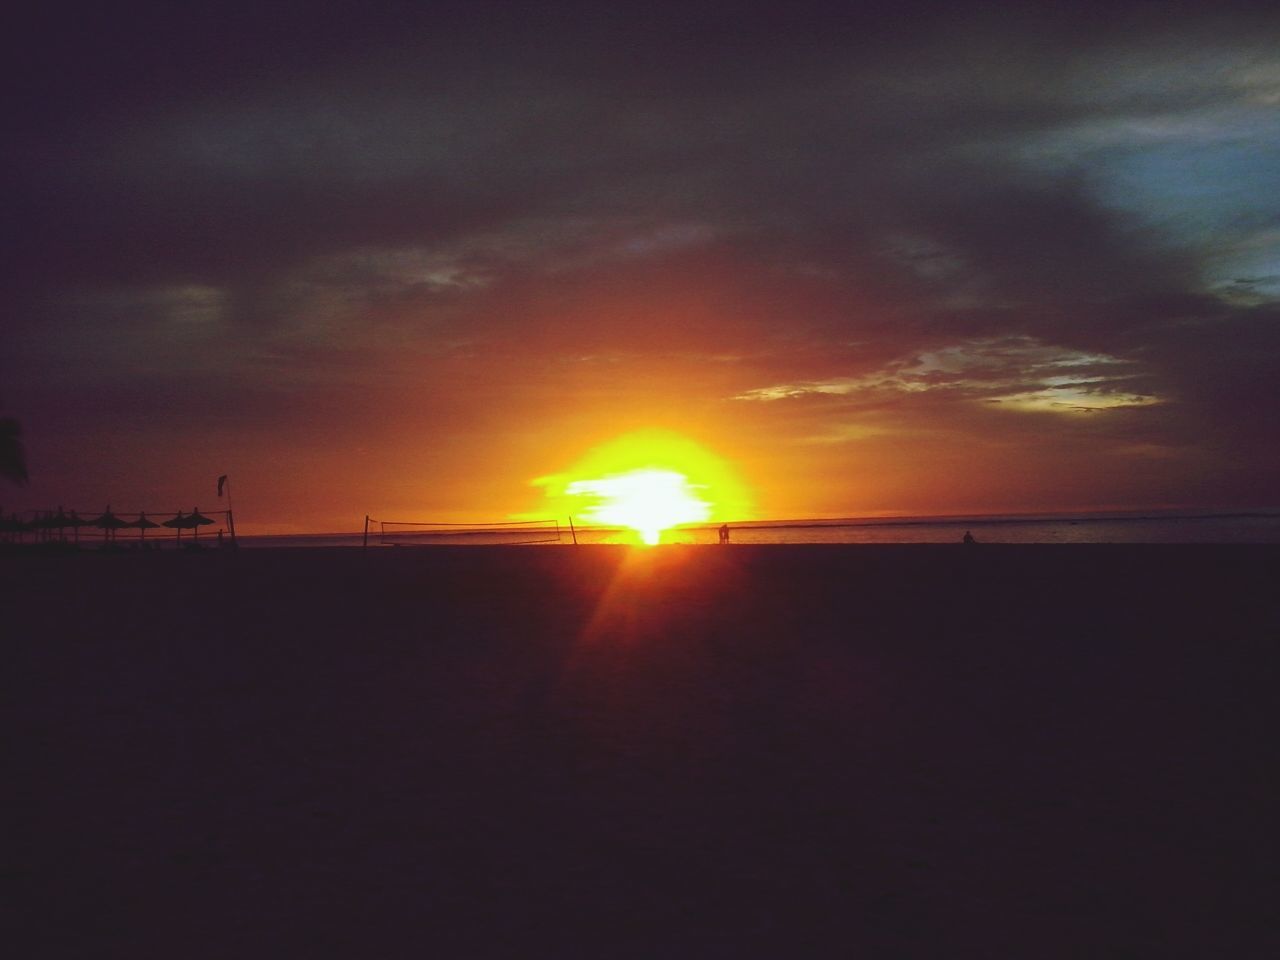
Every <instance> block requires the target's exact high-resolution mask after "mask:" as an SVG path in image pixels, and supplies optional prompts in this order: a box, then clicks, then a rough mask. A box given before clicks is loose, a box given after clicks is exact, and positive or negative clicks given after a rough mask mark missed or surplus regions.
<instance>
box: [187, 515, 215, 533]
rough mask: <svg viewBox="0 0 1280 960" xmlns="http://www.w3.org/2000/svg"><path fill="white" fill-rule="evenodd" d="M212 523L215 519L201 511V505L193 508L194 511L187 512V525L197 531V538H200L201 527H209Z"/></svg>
mask: <svg viewBox="0 0 1280 960" xmlns="http://www.w3.org/2000/svg"><path fill="white" fill-rule="evenodd" d="M211 523H213V521H212V520H210V519H209V518H208V517H206V516H205V515H204V514H203V513H201V512H200V508H199V507H195V508H193V509H192V511H191V512H190V513H189V514H187V525H188V526H189V527H191V529H192V530H194V531H195V537H196V539H197V540H199V539H200V528H201V527H207V526H209V525H210V524H211Z"/></svg>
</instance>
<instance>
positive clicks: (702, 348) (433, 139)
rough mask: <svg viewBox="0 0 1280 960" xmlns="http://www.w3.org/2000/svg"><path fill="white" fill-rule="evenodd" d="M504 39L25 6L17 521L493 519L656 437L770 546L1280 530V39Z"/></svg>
mask: <svg viewBox="0 0 1280 960" xmlns="http://www.w3.org/2000/svg"><path fill="white" fill-rule="evenodd" d="M516 6H517V5H513V4H494V5H489V4H485V3H475V2H471V3H463V4H456V5H443V4H427V3H406V4H402V5H399V6H391V7H389V6H386V5H373V4H365V3H345V2H338V3H326V4H323V5H321V4H314V3H293V4H256V3H255V4H249V3H243V4H240V3H231V4H220V5H218V6H217V8H216V9H215V8H212V7H210V8H207V9H203V10H202V9H201V8H199V7H198V6H190V7H188V6H185V5H172V4H165V5H160V4H156V5H153V6H140V5H136V4H128V3H125V4H103V5H101V6H99V7H98V8H97V9H93V10H89V11H85V12H77V13H73V12H72V11H71V10H70V9H68V8H61V7H56V6H50V5H34V4H32V5H28V7H27V8H26V9H24V10H22V11H21V12H19V13H18V14H17V15H16V16H14V17H12V18H10V20H9V23H8V25H7V26H6V37H5V39H4V40H3V47H4V51H3V53H4V57H3V65H2V66H0V70H2V71H3V79H4V91H3V98H4V102H5V116H6V123H5V136H4V138H3V140H2V141H0V154H2V156H3V163H2V165H0V178H2V180H0V183H2V189H3V217H0V231H3V237H4V250H5V254H4V257H3V261H2V266H0V270H2V271H3V275H4V282H3V288H2V289H3V294H2V295H3V297H4V303H3V311H4V327H3V336H2V337H0V414H4V415H9V416H14V417H16V418H18V419H19V421H20V422H21V424H22V427H23V433H24V440H25V444H26V448H27V459H28V466H29V470H30V474H31V482H30V484H29V486H28V487H27V488H25V489H17V488H14V487H3V488H0V504H3V506H4V508H5V509H6V510H7V509H11V508H14V507H43V506H53V505H56V504H59V503H62V504H66V505H67V506H69V507H71V506H74V507H79V508H101V507H102V506H103V505H105V504H106V503H108V502H110V503H112V504H113V505H114V506H115V507H116V509H117V510H127V509H152V510H159V509H167V510H173V509H177V508H178V507H182V508H184V509H190V508H191V507H192V506H193V505H199V506H201V507H202V508H206V509H211V508H216V507H217V506H218V503H217V498H216V496H215V495H214V482H215V479H216V477H217V476H218V475H219V474H223V473H226V474H229V475H230V476H231V477H232V478H233V483H234V489H235V496H236V507H237V521H238V525H239V526H241V527H242V530H243V531H244V532H268V531H272V532H285V531H322V530H334V529H356V528H358V527H359V525H360V522H361V520H362V518H363V516H364V515H365V514H366V513H371V514H374V515H375V516H385V517H393V518H394V517H400V518H406V519H407V518H418V519H436V520H497V519H502V518H504V517H508V516H513V515H538V514H539V513H540V512H541V511H542V510H544V509H550V507H549V506H548V505H547V504H546V502H545V500H544V498H545V497H546V495H547V487H546V483H545V478H547V477H549V476H557V475H566V474H565V471H571V470H572V469H573V466H574V465H575V464H577V463H581V462H583V461H584V459H589V458H590V456H591V451H592V450H593V449H594V448H597V447H599V446H601V445H602V444H607V443H609V442H610V441H612V440H614V439H615V438H617V437H618V436H620V435H624V434H628V433H633V432H635V431H668V432H670V433H672V434H675V435H678V436H680V437H683V438H687V439H688V440H689V441H691V442H692V443H694V444H697V445H698V446H699V447H700V448H702V449H704V450H706V451H709V452H710V453H711V454H714V455H715V456H716V457H718V458H721V459H722V460H723V461H724V463H725V464H726V465H727V468H728V469H731V471H732V472H733V474H734V475H735V476H736V477H737V478H738V479H739V480H740V481H741V484H742V486H743V488H744V489H745V490H746V491H748V492H749V500H750V505H749V506H743V507H742V512H743V513H744V514H749V515H752V516H757V517H813V516H850V515H884V514H956V513H985V512H1012V511H1017V512H1032V511H1062V510H1088V509H1106V508H1150V507H1166V506H1169V507H1172V506H1178V507H1183V506H1186V507H1197V508H1247V507H1268V506H1275V505H1277V502H1278V501H1280V496H1278V495H1277V491H1280V442H1277V440H1278V439H1280V429H1278V428H1277V426H1276V424H1277V417H1278V415H1280V14H1275V13H1273V14H1271V15H1270V16H1262V15H1259V14H1257V13H1256V12H1253V10H1254V5H1250V6H1245V5H1233V4H1231V3H1213V4H1204V5H1203V6H1196V5H1190V4H1179V5H1171V4H1147V5H1133V4H1128V5H1126V4H1115V3H1113V4H1089V3H1085V4H1073V5H1071V7H1072V9H1073V11H1074V12H1073V13H1071V14H1070V15H1067V14H1064V13H1062V12H1060V11H1059V9H1058V8H1059V7H1060V6H1063V5H1061V4H1057V3H1054V4H1048V3H1035V2H1028V3H1019V4H1013V5H1008V6H1002V5H1000V4H996V3H989V4H982V5H972V4H970V5H964V4H948V5H936V6H932V5H928V4H912V3H897V4H886V5H884V7H883V8H882V9H879V10H874V12H861V13H855V12H851V11H856V10H867V11H871V10H873V9H874V8H868V7H859V6H857V5H855V4H838V5H827V6H819V5H805V4H798V5H797V4H782V3H774V4H767V5H761V6H752V5H742V4H719V5H698V4H688V5H680V6H678V7H671V8H665V7H662V6H653V7H649V6H644V7H640V6H635V7H632V6H624V5H609V4H600V3H596V4H538V5H536V7H535V8H533V10H524V11H522V12H515V11H514V9H513V8H514V7H516ZM322 9H323V11H324V12H321V11H322ZM534 11H536V12H534ZM668 11H675V12H668ZM539 481H542V482H539Z"/></svg>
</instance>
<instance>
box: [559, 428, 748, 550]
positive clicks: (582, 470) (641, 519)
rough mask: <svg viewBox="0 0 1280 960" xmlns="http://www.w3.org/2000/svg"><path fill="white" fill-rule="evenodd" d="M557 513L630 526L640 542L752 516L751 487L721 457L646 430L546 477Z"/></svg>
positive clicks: (686, 441)
mask: <svg viewBox="0 0 1280 960" xmlns="http://www.w3.org/2000/svg"><path fill="white" fill-rule="evenodd" d="M534 483H535V484H537V485H540V486H543V487H545V488H546V494H547V500H548V504H549V506H550V507H551V509H552V510H553V512H555V513H561V512H563V513H565V514H567V515H569V516H573V517H575V518H580V519H581V520H585V521H588V522H590V523H598V524H601V525H604V526H617V527H628V528H630V529H632V530H634V531H635V532H636V534H637V535H638V536H639V539H640V541H641V542H642V543H645V544H649V545H652V544H656V543H658V542H659V541H660V540H661V538H662V533H663V531H665V530H669V529H671V528H672V527H675V526H678V525H680V524H685V523H713V522H722V521H727V520H745V519H749V517H750V502H749V497H748V496H747V493H746V489H745V487H744V486H743V485H742V483H741V482H740V481H739V480H738V479H737V477H736V476H735V475H734V472H733V471H732V469H731V468H730V467H729V466H728V464H726V463H725V462H724V461H723V460H722V459H720V458H719V457H717V456H716V455H714V454H712V453H711V452H710V451H708V450H706V449H705V448H703V447H701V446H699V445H698V444H696V443H694V442H693V441H692V440H689V439H687V438H685V437H682V436H680V435H678V434H673V433H669V432H666V431H657V430H651V431H644V432H641V433H632V434H627V435H625V436H622V437H618V438H617V439H615V440H611V441H609V442H608V443H604V444H601V445H600V446H598V447H596V448H594V449H592V450H591V451H590V452H589V453H587V455H586V456H584V457H583V458H582V459H581V460H579V461H578V463H576V464H574V466H573V467H572V468H571V469H569V470H568V471H566V472H564V473H561V474H554V475H551V476H546V477H540V478H538V479H537V480H535V481H534Z"/></svg>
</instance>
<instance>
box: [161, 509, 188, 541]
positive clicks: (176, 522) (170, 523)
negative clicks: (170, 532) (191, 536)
mask: <svg viewBox="0 0 1280 960" xmlns="http://www.w3.org/2000/svg"><path fill="white" fill-rule="evenodd" d="M160 526H162V527H171V528H172V529H174V530H176V531H177V533H178V542H179V543H181V542H182V531H183V530H184V529H185V528H187V518H186V517H184V516H183V515H182V511H181V510H179V511H178V515H177V516H176V517H174V518H173V519H172V520H165V521H164V522H163V523H161V524H160Z"/></svg>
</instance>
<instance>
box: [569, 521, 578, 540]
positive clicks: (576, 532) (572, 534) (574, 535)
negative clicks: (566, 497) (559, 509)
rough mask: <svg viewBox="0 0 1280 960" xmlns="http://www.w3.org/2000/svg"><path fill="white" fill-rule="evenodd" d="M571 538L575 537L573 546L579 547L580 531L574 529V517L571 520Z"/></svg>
mask: <svg viewBox="0 0 1280 960" xmlns="http://www.w3.org/2000/svg"><path fill="white" fill-rule="evenodd" d="M569 536H571V537H573V545H574V546H575V547H576V546H577V545H578V531H577V530H575V529H573V517H570V518H569Z"/></svg>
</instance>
